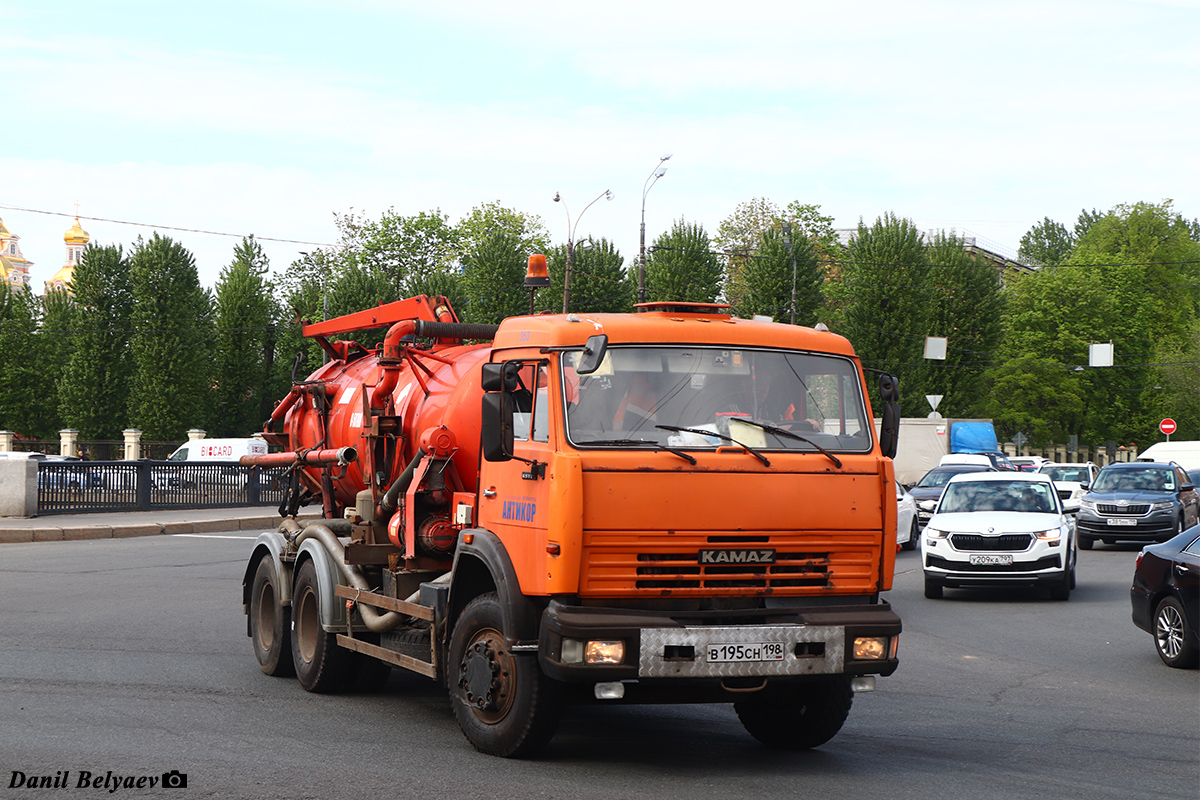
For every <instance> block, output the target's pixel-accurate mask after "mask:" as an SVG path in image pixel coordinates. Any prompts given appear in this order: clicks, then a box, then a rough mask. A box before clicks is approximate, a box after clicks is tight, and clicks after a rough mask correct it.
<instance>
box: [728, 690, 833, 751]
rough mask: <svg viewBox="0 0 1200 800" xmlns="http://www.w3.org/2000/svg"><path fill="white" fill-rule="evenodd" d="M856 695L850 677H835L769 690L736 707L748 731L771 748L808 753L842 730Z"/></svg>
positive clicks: (739, 702)
mask: <svg viewBox="0 0 1200 800" xmlns="http://www.w3.org/2000/svg"><path fill="white" fill-rule="evenodd" d="M853 701H854V693H853V692H852V691H851V690H850V678H849V676H846V675H835V676H832V677H829V678H825V679H822V680H819V681H814V682H813V683H807V684H804V685H803V686H798V687H789V688H788V689H786V690H781V691H771V690H769V689H768V690H766V691H764V692H763V693H761V694H755V695H752V696H751V697H748V698H746V699H745V700H739V701H737V702H736V703H734V704H733V709H734V711H736V712H737V715H738V719H739V720H741V722H742V725H743V726H744V727H745V728H746V731H747V732H748V733H749V734H750V735H751V736H753V737H754V738H755V739H758V741H760V742H762V743H763V744H765V745H766V746H767V747H773V748H777V749H782V750H807V749H809V748H811V747H819V746H820V745H823V744H825V743H826V742H828V741H829V740H830V739H832V738H833V737H834V736H836V735H837V732H838V731H840V730H841V729H842V725H844V724H845V722H846V717H847V716H849V714H850V705H851V703H852V702H853Z"/></svg>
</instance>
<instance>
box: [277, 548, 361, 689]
mask: <svg viewBox="0 0 1200 800" xmlns="http://www.w3.org/2000/svg"><path fill="white" fill-rule="evenodd" d="M320 591H321V590H320V585H319V584H318V583H317V569H316V567H314V566H313V562H312V561H305V562H304V566H302V567H300V569H299V571H298V572H297V573H296V582H295V584H294V586H293V588H292V661H293V662H294V664H295V667H296V679H297V680H298V681H300V685H301V686H303V687H304V688H305V689H306V690H307V691H310V692H319V693H322V694H323V693H326V692H334V691H337V690H338V689H341V688H342V687H344V686H345V685H346V683H347V681H348V679H349V678H350V677H351V675H350V673H351V666H352V664H351V661H350V655H351V653H350V651H349V650H346V649H345V648H342V647H338V643H337V634H334V633H327V632H326V631H325V630H324V629H322V628H321V594H320Z"/></svg>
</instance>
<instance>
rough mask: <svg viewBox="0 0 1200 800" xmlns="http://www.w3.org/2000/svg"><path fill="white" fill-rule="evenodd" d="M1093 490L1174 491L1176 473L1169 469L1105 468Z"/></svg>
mask: <svg viewBox="0 0 1200 800" xmlns="http://www.w3.org/2000/svg"><path fill="white" fill-rule="evenodd" d="M1092 491H1093V492H1173V491H1175V473H1174V472H1172V471H1171V470H1169V469H1103V470H1100V474H1099V475H1098V476H1097V477H1096V482H1095V483H1093V484H1092Z"/></svg>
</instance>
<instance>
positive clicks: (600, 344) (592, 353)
mask: <svg viewBox="0 0 1200 800" xmlns="http://www.w3.org/2000/svg"><path fill="white" fill-rule="evenodd" d="M606 352H608V336H607V334H603V333H598V334H596V335H595V336H589V337H588V340H587V343H586V344H584V346H583V354H582V355H581V356H579V363H578V364H577V365H576V366H575V372H576V374H578V375H591V374H592V373H593V372H595V371H596V370H598V369H600V365H601V364H602V363H604V354H605V353H606Z"/></svg>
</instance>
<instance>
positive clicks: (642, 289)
mask: <svg viewBox="0 0 1200 800" xmlns="http://www.w3.org/2000/svg"><path fill="white" fill-rule="evenodd" d="M670 159H671V154H670V153H667V154H666V155H665V156H662V157H661V158H659V159H658V163H657V164H656V165H655V166H654V169H653V170H651V171H650V175H649V176H648V177H647V178H646V182H645V183H644V184H643V185H642V235H641V241H640V242H639V244H638V302H639V303H644V302H646V195H648V194H650V190H651V189H653V188H654V184H656V183H658V179H659V178H661V177H662V176H663V175H666V174H667V168H666V167H664V166H663V162H664V161H669V160H670Z"/></svg>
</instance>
